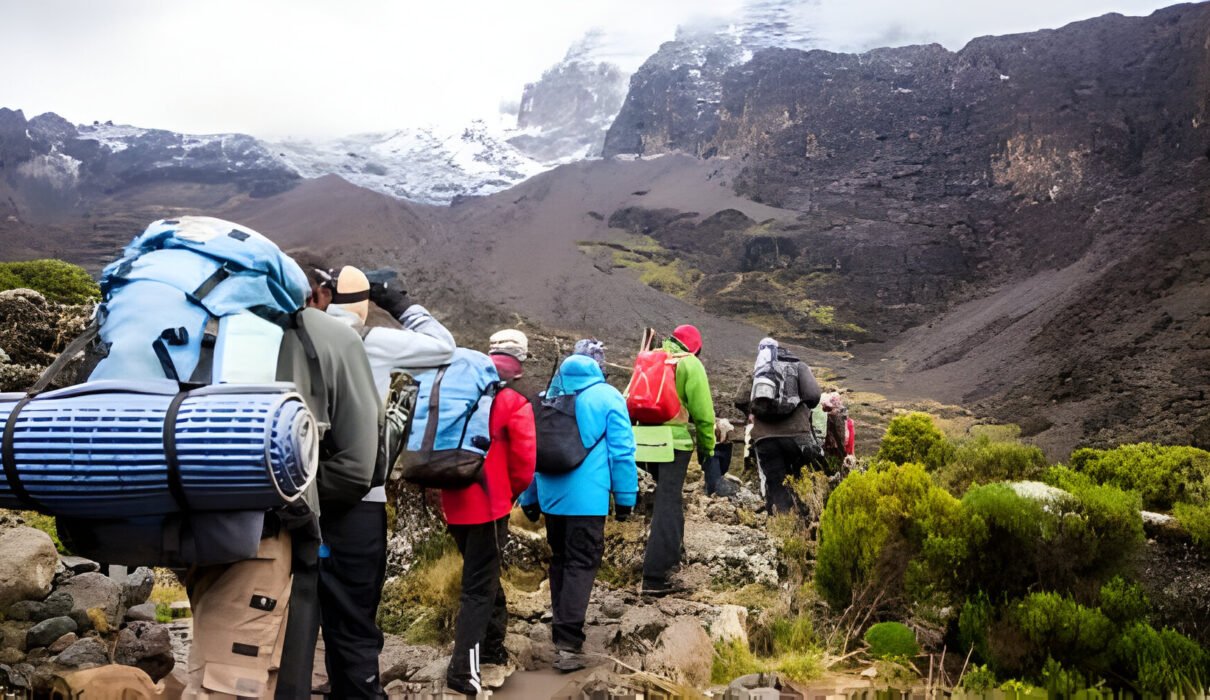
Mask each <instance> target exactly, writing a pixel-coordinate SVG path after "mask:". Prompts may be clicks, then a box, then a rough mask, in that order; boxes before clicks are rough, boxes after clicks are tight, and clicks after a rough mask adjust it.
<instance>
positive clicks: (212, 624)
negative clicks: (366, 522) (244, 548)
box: [182, 529, 311, 700]
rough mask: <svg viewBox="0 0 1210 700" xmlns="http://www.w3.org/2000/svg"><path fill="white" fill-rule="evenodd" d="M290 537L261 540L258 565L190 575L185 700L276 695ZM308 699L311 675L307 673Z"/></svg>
mask: <svg viewBox="0 0 1210 700" xmlns="http://www.w3.org/2000/svg"><path fill="white" fill-rule="evenodd" d="M290 565H291V552H290V534H289V532H287V531H286V530H285V529H280V530H279V531H278V532H277V534H275V535H273V536H272V537H266V538H264V539H262V540H261V542H260V549H259V550H258V551H257V553H256V557H255V558H254V559H245V560H243V561H238V562H235V563H234V564H223V565H216V566H205V567H197V568H194V569H192V570H190V572H189V573H188V574H187V575H186V576H185V587H186V589H187V590H188V592H189V605H190V607H191V608H192V610H193V646H192V647H190V649H189V663H188V666H187V670H188V685H187V686H186V688H185V692H184V694H183V696H182V697H184V698H187V699H189V700H194V699H198V698H206V699H210V698H224V699H226V698H230V699H232V700H234V699H235V698H244V697H255V698H264V697H272V696H273V695H274V691H275V688H276V685H277V675H278V669H279V667H280V665H281V658H282V644H283V642H284V640H285V636H286V624H285V621H286V613H287V610H288V609H289V606H290V595H291V589H290V585H291V574H290ZM306 678H307V686H308V687H307V689H306V694H305V695H299V696H296V697H299V698H306V697H308V696H309V695H310V690H311V689H310V678H311V669H310V668H307V669H306Z"/></svg>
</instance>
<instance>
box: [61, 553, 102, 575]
mask: <svg viewBox="0 0 1210 700" xmlns="http://www.w3.org/2000/svg"><path fill="white" fill-rule="evenodd" d="M59 561H60V562H62V563H63V567H64V568H66V569H67V570H68V571H70V572H72V573H73V574H90V573H93V572H94V571H100V570H101V565H100V564H98V563H96V562H95V561H93V560H91V559H85V558H84V557H77V556H72V555H70V554H64V555H63V556H61V557H59Z"/></svg>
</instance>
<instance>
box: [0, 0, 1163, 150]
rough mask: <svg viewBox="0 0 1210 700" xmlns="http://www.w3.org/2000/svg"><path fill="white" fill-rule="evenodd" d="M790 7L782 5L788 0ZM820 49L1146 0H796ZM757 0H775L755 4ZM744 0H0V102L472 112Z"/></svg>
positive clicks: (326, 117) (1058, 21)
mask: <svg viewBox="0 0 1210 700" xmlns="http://www.w3.org/2000/svg"><path fill="white" fill-rule="evenodd" d="M787 1H789V0H787ZM805 1H806V2H811V3H813V5H812V7H811V8H809V9H810V14H811V16H812V17H813V18H814V20H813V30H814V33H815V35H816V40H817V45H818V46H819V48H825V49H830V50H836V51H861V50H865V49H869V48H874V47H876V46H882V45H903V44H914V43H929V42H939V43H941V44H944V45H945V46H946V47H948V48H950V49H954V50H957V49H959V48H961V47H962V46H963V45H964V44H965V43H966V42H967V41H969V40H970V39H971V38H974V37H976V36H982V35H986V34H1005V33H1014V32H1022V31H1031V30H1034V29H1040V28H1044V27H1057V26H1061V25H1063V24H1066V23H1068V22H1071V21H1073V20H1078V19H1084V18H1087V17H1093V16H1097V15H1101V14H1104V13H1106V12H1121V13H1123V14H1128V15H1141V14H1149V13H1150V12H1152V11H1154V10H1155V9H1158V8H1160V7H1163V6H1165V5H1168V4H1171V3H1170V2H1156V1H1153V0H966V1H965V2H963V1H962V0H805ZM765 3H766V4H769V3H768V0H765ZM742 4H743V0H707V1H706V2H703V1H702V0H462V1H456V0H439V1H433V0H424V1H423V2H420V1H417V0H345V1H344V2H337V1H335V0H75V1H70V0H0V66H3V72H2V73H0V75H2V77H0V106H5V107H12V108H19V109H24V110H25V113H26V115H27V116H33V115H35V114H39V113H41V112H45V111H54V112H58V113H59V114H61V115H63V116H65V117H67V118H68V119H70V120H72V121H75V122H91V121H93V120H101V121H104V120H110V119H112V120H114V121H115V122H118V123H130V124H136V125H139V126H154V127H159V128H166V129H173V130H176V131H184V132H196V133H213V132H223V131H242V132H247V133H252V134H255V135H258V136H264V137H286V136H294V137H325V136H335V135H341V134H347V133H354V132H363V131H379V130H389V129H392V128H398V127H403V126H411V125H417V124H423V123H428V122H434V121H454V122H459V123H461V122H465V121H467V120H469V119H471V118H475V117H487V116H491V115H493V114H495V113H498V109H499V105H500V104H501V102H503V101H514V102H515V101H516V100H517V99H518V98H519V97H520V92H521V88H522V86H523V85H524V84H525V82H527V81H530V80H534V79H536V78H537V77H538V76H540V75H541V73H542V71H543V69H545V68H546V67H548V66H549V65H551V64H552V63H554V62H556V61H558V60H559V59H560V58H561V57H562V56H563V53H564V52H565V51H566V49H567V47H568V46H569V45H570V44H571V43H572V42H573V41H575V39H576V38H578V37H580V36H582V35H583V34H584V33H585V32H586V31H588V30H590V29H593V28H600V29H602V30H604V32H605V33H606V36H607V37H609V41H610V46H611V48H612V51H611V54H612V56H613V57H614V58H615V59H616V60H617V61H618V62H619V63H622V64H623V67H624V68H626V69H627V70H634V69H635V68H637V67H638V65H639V64H640V63H641V62H642V60H643V59H644V58H645V57H646V56H647V55H649V54H650V53H652V52H653V51H655V49H656V48H657V47H658V46H659V44H660V43H661V42H662V41H666V40H669V39H671V38H672V36H673V34H674V32H675V28H676V26H677V25H678V24H682V23H686V22H690V21H694V20H696V19H700V18H701V16H702V15H703V14H708V15H718V16H729V15H733V13H735V12H737V11H738V10H739V9H740V7H741V5H742Z"/></svg>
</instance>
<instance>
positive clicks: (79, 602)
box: [59, 573, 122, 627]
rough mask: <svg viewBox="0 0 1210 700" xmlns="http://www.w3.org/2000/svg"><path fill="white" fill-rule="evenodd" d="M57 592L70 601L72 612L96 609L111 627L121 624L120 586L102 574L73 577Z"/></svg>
mask: <svg viewBox="0 0 1210 700" xmlns="http://www.w3.org/2000/svg"><path fill="white" fill-rule="evenodd" d="M59 590H61V591H63V592H64V593H67V594H68V595H70V596H71V599H72V610H73V611H75V610H84V611H88V610H93V609H97V610H100V611H101V614H102V615H104V617H105V620H106V622H108V623H109V625H110V626H111V627H117V626H118V623H119V622H121V619H122V618H121V608H122V585H121V584H120V583H118V582H117V581H115V580H113V579H111V578H109V577H108V576H105V575H104V574H98V573H89V574H80V575H79V576H74V577H72V578H71V580H69V581H68V582H67V583H65V584H63V587H62V588H60V589H59Z"/></svg>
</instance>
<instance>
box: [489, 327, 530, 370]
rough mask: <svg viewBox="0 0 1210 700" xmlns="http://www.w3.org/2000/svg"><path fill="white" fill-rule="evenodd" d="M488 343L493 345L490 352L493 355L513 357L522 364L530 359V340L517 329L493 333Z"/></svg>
mask: <svg viewBox="0 0 1210 700" xmlns="http://www.w3.org/2000/svg"><path fill="white" fill-rule="evenodd" d="M488 342H489V343H490V344H491V349H490V350H489V352H490V353H491V354H493V355H497V354H502V355H512V356H513V357H515V358H517V360H518V361H521V362H524V361H525V358H527V357H529V338H527V337H525V334H524V333H522V332H521V331H519V330H517V329H515V328H506V329H504V330H502V331H496V332H495V333H492V337H491V338H489V339H488Z"/></svg>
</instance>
